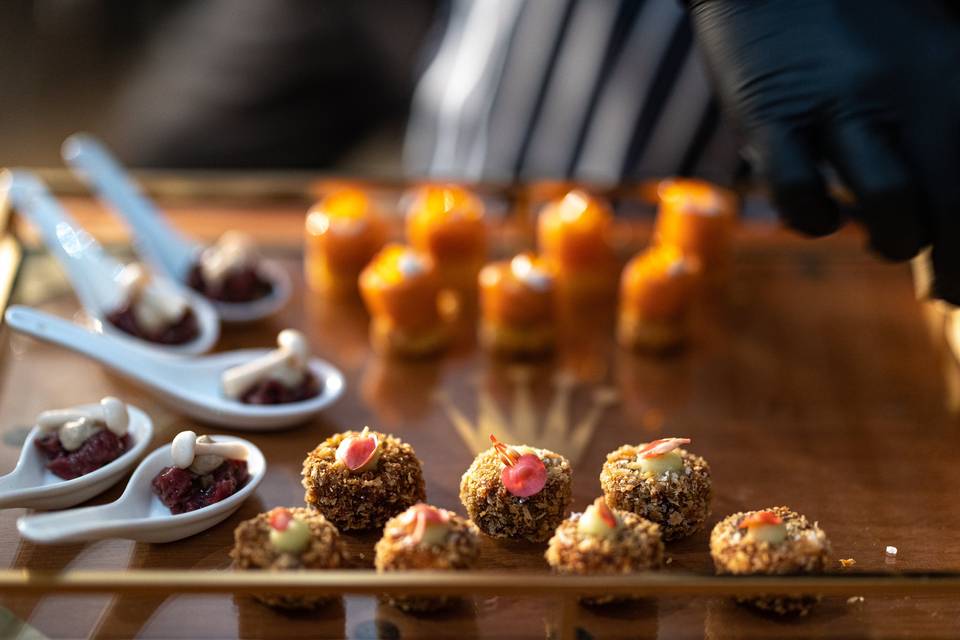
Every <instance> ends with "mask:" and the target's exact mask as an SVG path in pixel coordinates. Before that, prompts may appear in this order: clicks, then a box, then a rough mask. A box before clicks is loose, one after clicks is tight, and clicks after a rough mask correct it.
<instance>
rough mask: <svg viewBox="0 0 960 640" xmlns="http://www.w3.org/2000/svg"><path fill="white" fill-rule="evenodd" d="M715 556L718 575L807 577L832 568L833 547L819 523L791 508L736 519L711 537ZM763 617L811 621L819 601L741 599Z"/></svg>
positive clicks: (723, 522)
mask: <svg viewBox="0 0 960 640" xmlns="http://www.w3.org/2000/svg"><path fill="white" fill-rule="evenodd" d="M710 555H711V556H712V557H713V564H714V567H715V568H716V570H717V573H718V574H733V575H756V574H765V575H802V574H816V573H822V572H823V571H824V569H825V568H826V567H827V566H828V563H829V556H830V541H829V540H827V536H826V534H825V533H824V532H823V530H821V529H820V527H819V526H818V525H817V523H816V522H814V523H811V522H809V521H808V520H807V519H806V518H805V517H804V516H802V515H800V514H799V513H797V512H795V511H792V510H791V509H789V508H787V507H772V508H770V509H763V510H761V511H747V512H740V513H734V514H733V515H730V516H727V517H726V518H724V519H723V520H721V521H720V522H718V523H717V525H716V526H715V527H714V528H713V532H712V533H711V534H710ZM737 601H738V602H740V603H742V604H749V605H751V606H753V607H756V608H757V609H761V610H763V611H771V612H774V613H778V614H781V615H785V614H794V615H805V614H807V613H808V612H809V611H810V609H811V608H812V607H813V605H814V604H816V603H817V601H819V597H818V596H815V595H809V596H800V597H797V596H776V595H769V596H763V597H759V598H738V600H737Z"/></svg>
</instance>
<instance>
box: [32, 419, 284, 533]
mask: <svg viewBox="0 0 960 640" xmlns="http://www.w3.org/2000/svg"><path fill="white" fill-rule="evenodd" d="M214 439H215V440H217V441H220V442H239V443H240V444H243V445H244V446H246V447H247V451H248V454H247V470H248V471H249V472H250V479H249V480H248V481H247V484H245V485H244V486H243V488H242V489H240V490H239V491H237V492H236V493H234V494H233V495H232V496H230V497H229V498H225V499H224V500H221V501H220V502H216V503H214V504H211V505H209V506H206V507H203V508H201V509H196V510H195V511H188V512H187V513H178V514H176V515H174V514H172V513H170V509H168V508H167V507H166V506H164V504H163V503H162V502H160V499H159V498H158V497H157V496H156V494H154V493H153V486H152V483H153V479H154V477H156V475H157V474H158V473H160V471H161V470H162V469H163V468H164V467H169V466H172V465H173V459H172V458H171V456H170V445H169V444H166V445H164V446H162V447H160V448H159V449H157V450H156V451H154V452H153V453H151V454H150V455H148V456H147V457H146V458H144V460H143V462H141V463H140V466H139V467H137V470H136V471H134V472H133V476H132V477H131V478H130V482H129V484H127V488H126V490H124V492H123V495H121V496H120V497H119V498H118V499H117V500H116V501H115V502H111V503H109V504H104V505H98V506H96V507H84V508H82V509H71V510H69V511H61V512H60V513H44V514H39V515H29V516H23V517H22V518H20V519H19V520H17V530H18V531H20V535H21V536H23V537H24V538H26V539H27V540H31V541H33V542H39V543H43V544H54V543H62V542H83V541H86V540H103V539H106V538H125V539H128V540H136V541H137V542H173V541H174V540H180V539H182V538H186V537H188V536H192V535H194V534H196V533H200V532H201V531H203V530H205V529H209V528H210V527H212V526H213V525H215V524H217V523H219V522H221V521H223V520H225V519H226V518H227V517H229V516H230V514H232V513H233V512H234V511H236V510H237V509H239V508H240V505H241V504H243V501H244V500H246V499H247V498H249V497H250V495H251V494H253V492H254V491H256V489H257V485H259V484H260V482H261V481H262V480H263V476H264V474H265V473H266V471H267V461H266V460H265V459H264V457H263V453H261V451H260V449H258V448H257V447H256V446H254V445H253V444H252V443H250V442H247V441H246V440H242V439H240V438H234V437H232V436H214Z"/></svg>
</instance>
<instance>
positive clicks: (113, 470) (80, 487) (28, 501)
mask: <svg viewBox="0 0 960 640" xmlns="http://www.w3.org/2000/svg"><path fill="white" fill-rule="evenodd" d="M99 406H100V405H99V404H90V405H84V408H85V409H95V408H96V407H99ZM127 409H128V410H129V412H130V425H129V426H128V427H127V428H128V432H129V434H130V439H131V440H132V442H133V446H132V447H130V449H128V450H127V451H125V452H124V453H123V454H122V455H121V456H120V457H119V458H117V459H116V460H114V461H112V462H110V463H108V464H105V465H103V466H102V467H100V468H99V469H97V470H96V471H91V472H90V473H88V474H86V475H83V476H80V477H79V478H73V479H72V480H64V479H63V478H61V477H60V476H57V475H54V474H53V473H52V472H51V471H50V470H48V469H47V467H46V464H47V459H46V457H45V456H44V455H43V454H42V453H41V452H40V450H39V449H37V447H36V446H35V445H34V443H33V441H34V440H35V439H36V438H37V437H38V436H39V435H40V434H41V432H40V428H39V427H34V428H33V429H31V430H30V434H29V435H28V436H27V439H26V440H24V441H23V448H22V449H21V450H20V459H19V460H18V461H17V466H16V467H14V469H13V471H11V472H10V473H8V474H7V475H5V476H2V477H0V509H13V508H24V509H66V508H67V507H72V506H74V505H78V504H80V503H81V502H86V501H87V500H89V499H90V498H92V497H93V496H95V495H97V494H100V493H103V492H104V491H106V490H107V489H109V488H110V487H112V486H113V485H114V484H116V482H117V480H119V479H120V477H121V476H122V475H123V474H124V473H126V472H127V471H128V470H129V469H130V467H132V466H133V463H134V462H136V461H137V460H138V459H139V458H140V456H142V455H143V452H144V451H146V450H147V445H149V444H150V440H152V439H153V421H152V420H151V419H150V416H148V415H147V414H146V413H144V412H143V411H142V410H140V409H138V408H137V407H135V406H133V405H131V404H128V405H127Z"/></svg>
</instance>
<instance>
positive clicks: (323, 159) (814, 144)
mask: <svg viewBox="0 0 960 640" xmlns="http://www.w3.org/2000/svg"><path fill="white" fill-rule="evenodd" d="M396 4H397V3H388V2H355V3H334V2H317V1H309V0H207V1H206V2H200V3H196V2H194V3H188V5H187V7H188V9H187V10H185V11H183V12H182V15H181V16H179V19H178V20H176V21H173V22H172V27H171V28H170V29H168V30H167V33H168V35H167V37H166V38H164V39H161V41H160V42H159V43H158V45H157V46H156V48H155V52H156V56H155V57H154V60H156V61H159V62H156V63H155V67H154V73H152V74H145V75H144V76H143V79H142V80H141V81H140V82H139V84H138V87H139V89H140V91H139V92H137V91H134V92H132V94H131V95H133V96H139V100H137V99H134V100H132V101H131V102H130V103H128V104H131V105H134V107H135V108H132V109H129V110H128V113H132V114H134V115H135V116H136V119H137V121H138V123H139V126H136V127H131V128H129V129H128V131H130V132H131V133H130V135H128V136H125V137H124V138H123V139H124V141H125V142H126V143H127V146H126V148H127V149H128V150H130V153H131V154H132V155H133V157H134V158H135V159H136V161H137V162H138V163H140V164H144V163H146V164H154V165H156V164H167V165H176V166H287V167H289V166H321V165H326V164H329V163H330V162H332V161H333V160H334V159H335V158H336V157H337V153H338V152H339V150H341V149H342V148H343V147H344V146H345V145H346V144H347V143H348V142H349V141H352V140H355V139H356V138H357V137H358V136H359V134H360V132H361V131H362V130H363V129H364V128H365V127H367V126H369V123H370V122H371V121H373V120H376V119H378V118H381V117H383V116H384V114H385V113H388V112H390V111H391V110H393V109H396V108H397V107H396V104H397V102H398V99H397V96H398V95H400V94H402V88H399V87H402V86H403V82H402V80H399V78H402V77H403V75H404V73H405V72H406V70H408V69H409V65H410V64H412V61H413V59H414V58H413V56H408V57H403V56H401V55H399V54H398V53H397V52H398V51H400V49H402V48H403V47H399V48H398V45H397V42H396V40H397V39H398V38H399V36H400V35H401V34H403V33H404V28H403V27H404V25H406V26H409V25H410V24H411V22H410V21H409V19H410V16H409V14H411V13H413V12H414V11H413V10H411V7H414V8H420V9H423V8H424V5H423V4H419V3H413V4H409V3H403V6H402V8H398V7H397V6H396ZM427 9H429V6H428V7H427ZM374 24H376V25H379V28H380V31H377V30H376V29H372V28H371V25H374ZM958 24H960V23H958V17H957V11H956V2H951V1H950V0H872V1H867V0H689V1H688V2H686V3H683V2H679V1H678V0H452V1H451V2H449V3H443V4H441V5H440V11H438V15H437V19H436V27H435V31H434V33H435V34H437V36H436V37H435V38H427V41H428V45H427V50H428V51H429V52H432V55H430V62H429V63H428V64H427V65H426V67H425V70H424V71H423V73H422V75H421V78H420V80H419V82H418V84H417V87H416V91H415V93H414V97H413V101H412V113H411V116H410V120H409V124H408V129H407V134H406V141H405V149H404V164H405V167H406V169H407V171H408V173H409V174H410V175H413V176H433V177H438V178H450V179H458V180H496V181H515V180H533V179H541V178H543V179H573V180H582V181H588V182H593V183H618V182H622V181H627V180H634V179H639V178H645V177H656V176H667V175H695V176H700V177H704V178H707V179H710V180H713V181H715V182H719V183H725V184H728V183H730V182H731V181H732V179H733V178H734V176H736V175H737V174H738V172H739V170H740V168H741V167H742V166H743V163H742V160H741V158H740V155H739V153H738V151H739V149H740V147H741V146H742V148H743V150H744V151H745V154H744V155H745V156H746V158H747V159H748V160H749V161H750V163H751V165H752V167H753V169H754V170H755V171H756V172H757V174H758V175H759V176H760V177H761V178H763V179H764V180H765V181H766V182H767V183H768V184H769V186H770V191H771V195H772V199H773V202H774V204H775V205H776V207H777V208H778V209H779V211H780V212H781V214H782V215H783V218H784V220H785V221H786V222H787V223H788V224H789V225H791V226H792V227H793V228H795V229H797V230H799V231H802V232H804V233H807V234H810V235H825V234H828V233H831V232H833V231H834V230H835V229H837V228H838V227H839V226H840V225H841V224H842V223H843V222H844V221H845V220H846V219H847V218H849V217H852V218H855V219H857V220H859V221H861V222H862V223H863V225H864V226H865V227H866V229H867V230H868V232H869V234H870V245H871V247H872V248H873V249H874V250H875V251H876V252H878V253H879V254H881V255H882V256H884V257H887V258H890V259H893V260H904V259H907V258H910V257H912V256H914V255H916V254H917V252H918V251H919V250H920V249H922V248H924V247H927V246H931V247H932V249H933V250H932V260H933V265H934V269H935V275H936V278H935V281H934V283H933V286H934V293H935V294H936V295H938V296H940V297H942V298H944V299H947V300H949V301H951V302H960V251H958V249H960V247H955V244H956V243H958V242H960V233H958V231H960V229H958V228H957V227H958V225H960V222H958V220H960V218H958V215H957V214H958V213H960V179H958V178H960V132H958V130H960V116H958V115H957V114H960V109H958V107H960V26H958ZM374 33H376V34H377V35H376V36H374V35H373V34H374ZM420 37H423V34H422V33H421V34H420ZM391 51H392V54H391ZM701 55H702V56H703V57H702V58H701ZM385 65H386V66H385ZM405 65H406V66H405ZM391 79H392V80H391ZM711 81H712V82H711ZM711 87H715V88H716V90H717V95H716V96H715V95H714V93H713V90H712V89H711ZM721 105H722V107H723V109H724V112H725V113H726V114H727V115H728V116H729V117H730V118H731V120H732V123H733V125H734V126H735V127H736V128H735V129H733V128H731V127H727V126H725V124H724V119H723V117H722V115H721V110H720V107H721ZM734 131H736V133H737V134H738V135H734ZM829 174H836V175H837V176H839V178H840V179H841V180H842V181H843V182H844V183H845V184H846V186H848V187H849V188H850V190H851V191H852V192H853V193H854V195H855V196H856V203H855V206H854V207H852V208H846V209H842V208H841V207H840V206H839V205H838V204H837V203H836V202H835V201H834V200H833V199H832V198H831V197H830V195H829V194H828V191H827V180H826V178H825V177H824V176H825V175H829Z"/></svg>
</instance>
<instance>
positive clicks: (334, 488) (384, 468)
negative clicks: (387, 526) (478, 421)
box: [302, 427, 426, 531]
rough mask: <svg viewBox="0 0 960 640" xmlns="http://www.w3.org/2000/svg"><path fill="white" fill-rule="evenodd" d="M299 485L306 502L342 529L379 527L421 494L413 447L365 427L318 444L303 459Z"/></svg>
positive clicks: (420, 472)
mask: <svg viewBox="0 0 960 640" xmlns="http://www.w3.org/2000/svg"><path fill="white" fill-rule="evenodd" d="M302 483H303V488H304V489H305V490H306V494H305V495H304V500H305V501H306V503H307V505H309V506H310V507H312V508H314V509H316V510H317V511H319V512H320V513H322V514H323V515H325V516H326V517H327V520H329V521H330V522H332V523H333V524H334V525H336V527H337V528H338V529H340V530H341V531H349V530H353V529H374V528H377V527H382V526H383V524H384V523H385V522H386V521H387V520H389V519H390V518H392V517H393V516H395V515H396V514H398V513H400V512H401V511H403V510H405V509H407V508H408V507H410V506H412V505H414V504H416V503H417V502H422V501H423V500H424V499H425V498H426V489H425V486H424V482H423V470H422V468H421V466H420V460H419V459H417V454H416V453H415V452H414V450H413V447H411V446H410V445H409V444H407V443H406V442H403V441H402V440H400V439H399V438H395V437H394V436H391V435H386V434H383V433H378V432H376V431H371V430H370V428H369V427H364V428H363V431H346V432H344V433H337V434H334V435H332V436H330V437H329V438H327V439H326V440H324V441H323V442H321V443H320V444H319V445H317V448H316V449H314V450H313V451H311V452H310V453H309V454H307V458H306V460H304V462H303V480H302Z"/></svg>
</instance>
